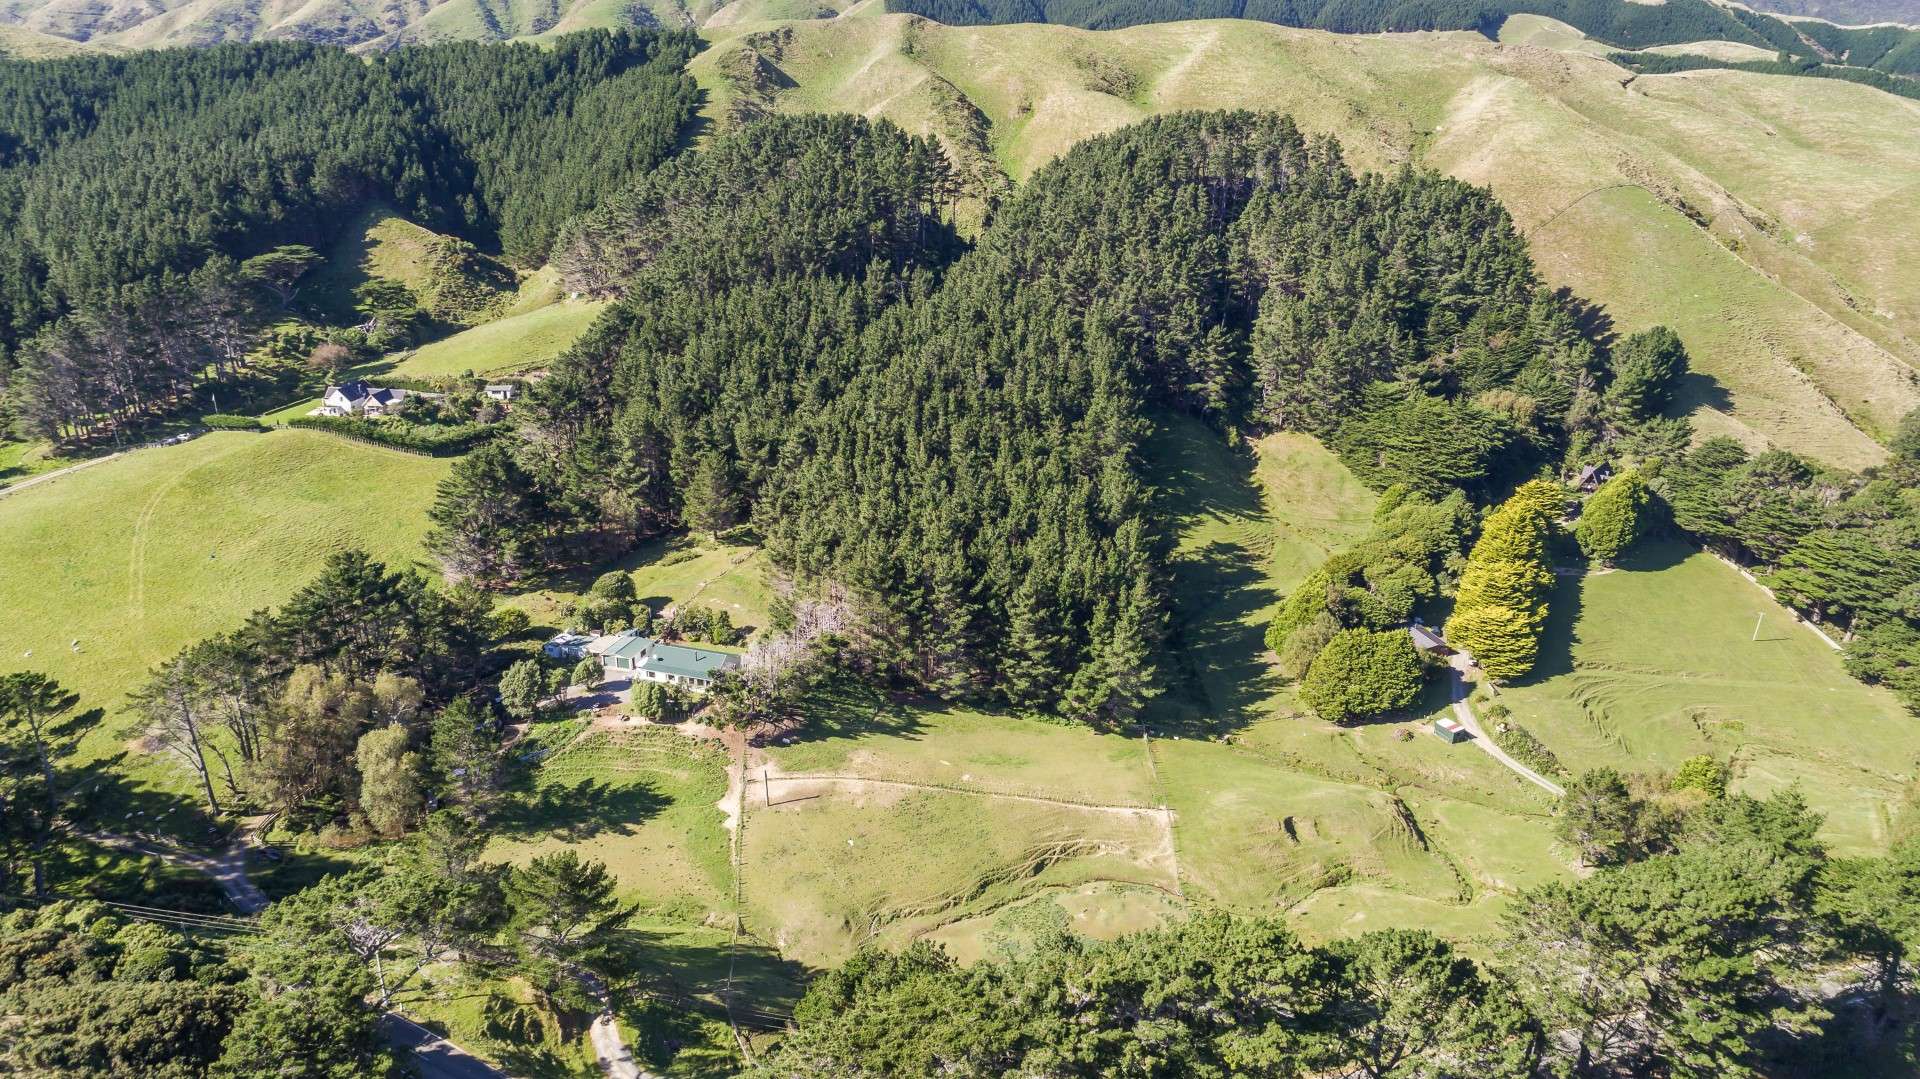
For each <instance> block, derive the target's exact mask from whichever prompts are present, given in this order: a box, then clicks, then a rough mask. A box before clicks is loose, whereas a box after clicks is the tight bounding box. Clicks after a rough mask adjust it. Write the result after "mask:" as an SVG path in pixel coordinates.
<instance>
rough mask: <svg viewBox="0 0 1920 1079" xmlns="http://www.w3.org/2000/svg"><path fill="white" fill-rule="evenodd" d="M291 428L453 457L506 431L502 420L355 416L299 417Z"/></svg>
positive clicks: (409, 450)
mask: <svg viewBox="0 0 1920 1079" xmlns="http://www.w3.org/2000/svg"><path fill="white" fill-rule="evenodd" d="M287 426H288V427H304V428H308V429H311V430H316V431H327V432H330V433H332V434H336V435H340V436H342V437H345V438H352V439H358V440H360V441H362V442H372V443H376V444H378V445H381V446H389V447H391V448H393V449H396V450H406V451H407V452H408V453H423V454H426V455H428V456H430V457H453V456H457V455H459V454H462V453H465V452H467V451H468V450H470V449H472V448H473V447H475V446H477V445H479V444H480V443H482V442H484V441H486V440H487V439H490V438H493V437H494V436H496V435H498V434H500V433H501V432H503V431H505V430H506V425H505V424H499V423H462V424H454V425H451V426H442V425H439V424H416V423H397V422H386V423H381V422H376V421H373V420H362V419H356V418H354V417H352V416H296V417H294V418H293V419H291V420H288V421H287Z"/></svg>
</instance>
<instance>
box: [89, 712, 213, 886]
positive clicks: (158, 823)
mask: <svg viewBox="0 0 1920 1079" xmlns="http://www.w3.org/2000/svg"><path fill="white" fill-rule="evenodd" d="M98 715H100V711H99V710H98V709H93V710H91V711H89V712H87V713H83V717H84V716H98ZM87 722H88V723H89V724H91V723H93V722H98V720H97V719H96V720H89V721H87ZM133 757H134V753H133V751H131V750H121V751H120V752H118V753H115V754H113V755H112V756H108V757H102V758H99V759H97V760H93V761H89V762H88V763H87V764H86V765H84V766H83V767H81V768H78V769H75V770H74V772H73V773H72V774H73V776H74V780H75V782H74V786H75V789H77V790H78V791H79V798H80V801H81V808H80V816H81V819H82V820H83V821H84V822H85V823H86V825H87V826H88V827H91V828H95V829H98V830H99V831H102V832H112V833H115V834H118V835H133V836H140V835H147V836H157V837H160V838H163V839H167V840H170V841H174V842H177V843H179V844H181V845H183V846H187V847H191V848H194V849H196V850H203V851H211V850H215V849H218V848H219V847H221V846H222V845H224V844H225V842H226V838H227V830H226V828H225V827H223V826H222V825H220V824H219V823H217V822H216V821H215V820H214V819H213V817H211V816H210V815H209V814H208V813H207V807H206V803H204V802H203V801H201V800H199V799H197V798H194V797H191V796H189V795H186V794H180V793H176V792H173V791H164V790H156V789H154V788H153V787H151V786H148V785H146V784H145V783H141V782H138V781H136V780H134V779H132V778H130V777H129V776H128V775H127V772H128V770H129V769H130V768H131V767H132V763H131V762H132V760H133ZM217 782H218V781H216V785H217ZM223 793H224V792H223Z"/></svg>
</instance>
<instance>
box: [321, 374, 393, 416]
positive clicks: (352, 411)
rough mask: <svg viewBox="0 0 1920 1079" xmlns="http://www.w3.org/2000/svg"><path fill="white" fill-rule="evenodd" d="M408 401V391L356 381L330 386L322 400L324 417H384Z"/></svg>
mask: <svg viewBox="0 0 1920 1079" xmlns="http://www.w3.org/2000/svg"><path fill="white" fill-rule="evenodd" d="M406 399H407V391H406V390H402V389H390V388H387V387H384V386H369V385H367V384H366V383H365V382H362V381H360V380H358V379H355V380H354V381H352V382H343V383H341V384H340V385H338V386H328V387H327V392H326V395H325V396H324V397H322V398H320V415H322V416H384V415H386V414H387V413H388V412H390V411H392V410H393V408H394V406H396V405H398V404H399V403H400V402H402V401H404V400H406Z"/></svg>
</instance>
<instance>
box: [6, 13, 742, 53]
mask: <svg viewBox="0 0 1920 1079" xmlns="http://www.w3.org/2000/svg"><path fill="white" fill-rule="evenodd" d="M701 14H702V15H703V16H704V14H705V11H704V10H703V11H702V12H701ZM0 21H4V22H6V23H11V24H15V27H9V28H8V30H9V31H10V32H12V33H19V32H26V33H32V34H36V35H40V36H49V37H54V38H56V39H65V40H68V41H74V42H81V41H84V42H87V43H89V44H94V45H98V46H103V47H108V48H122V49H144V48H169V47H177V46H182V45H212V44H217V43H219V42H224V41H253V40H257V39H263V38H298V39H301V40H305V41H316V42H321V43H323V44H329V45H344V46H350V47H358V48H360V49H362V50H380V49H389V48H393V47H394V46H397V45H409V44H424V43H427V42H433V41H445V40H456V39H457V40H466V41H506V40H513V39H522V38H536V37H540V36H543V35H551V34H558V33H565V32H567V31H569V30H585V29H591V28H594V27H621V26H650V25H655V24H659V25H665V26H672V27H678V26H687V25H692V23H691V21H690V20H689V17H688V15H687V14H686V9H685V8H684V7H682V6H681V4H680V3H679V0H657V2H656V4H655V5H653V6H652V8H651V9H650V7H649V5H646V4H634V3H614V2H612V0H572V2H564V3H563V2H559V0H551V2H540V3H535V2H531V0H264V2H260V0H154V2H151V3H144V4H140V5H105V4H100V5H87V4H69V3H60V2H58V0H8V2H6V3H4V4H0ZM16 27H17V30H16V29H15V28H16ZM5 41H6V39H0V43H4V42H5ZM4 48H5V44H0V51H3V50H4Z"/></svg>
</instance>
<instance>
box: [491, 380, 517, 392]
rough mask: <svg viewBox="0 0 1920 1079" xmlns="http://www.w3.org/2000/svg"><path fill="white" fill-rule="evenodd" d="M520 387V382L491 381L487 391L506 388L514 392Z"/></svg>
mask: <svg viewBox="0 0 1920 1079" xmlns="http://www.w3.org/2000/svg"><path fill="white" fill-rule="evenodd" d="M519 388H520V386H519V384H518V383H514V382H489V383H487V392H488V393H492V392H493V391H495V390H505V391H507V392H508V393H512V392H513V391H514V390H517V389H519Z"/></svg>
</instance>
